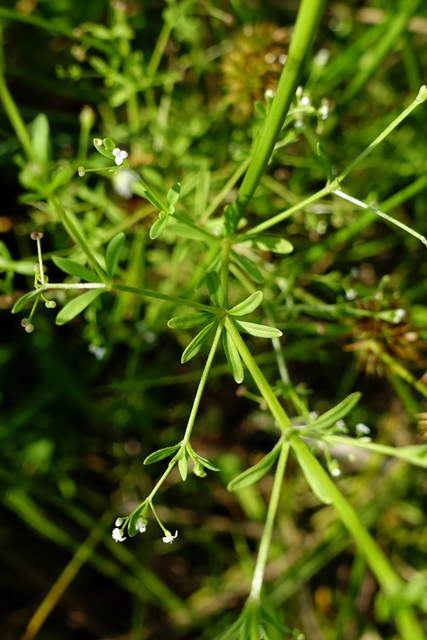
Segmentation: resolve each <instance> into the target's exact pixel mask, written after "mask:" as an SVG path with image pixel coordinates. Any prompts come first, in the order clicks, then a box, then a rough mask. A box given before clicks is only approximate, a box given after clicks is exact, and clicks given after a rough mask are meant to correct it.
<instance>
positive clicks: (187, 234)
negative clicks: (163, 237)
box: [169, 222, 206, 242]
mask: <svg viewBox="0 0 427 640" xmlns="http://www.w3.org/2000/svg"><path fill="white" fill-rule="evenodd" d="M169 229H170V231H172V232H173V233H176V235H177V236H181V237H182V238H188V239H189V240H202V241H203V242H206V233H203V231H202V230H199V229H198V228H197V227H195V226H194V225H193V226H191V227H190V226H189V225H187V224H182V223H181V222H176V223H175V224H171V225H170V227H169Z"/></svg>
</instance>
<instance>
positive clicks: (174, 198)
mask: <svg viewBox="0 0 427 640" xmlns="http://www.w3.org/2000/svg"><path fill="white" fill-rule="evenodd" d="M180 193H181V185H180V183H179V182H177V183H176V184H174V185H173V187H171V188H170V189H169V191H168V195H167V197H166V200H167V203H168V205H169V206H170V207H174V206H175V205H176V203H177V202H178V200H179V196H180Z"/></svg>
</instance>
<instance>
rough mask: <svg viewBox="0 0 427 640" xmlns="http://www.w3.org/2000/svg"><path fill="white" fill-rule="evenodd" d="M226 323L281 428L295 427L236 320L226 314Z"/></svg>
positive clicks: (284, 429) (283, 430)
mask: <svg viewBox="0 0 427 640" xmlns="http://www.w3.org/2000/svg"><path fill="white" fill-rule="evenodd" d="M224 324H225V327H226V329H227V331H228V332H229V334H230V336H231V338H232V340H233V342H234V344H235V345H236V347H237V349H238V351H239V354H240V357H241V358H242V360H243V362H244V363H245V365H246V367H247V369H248V371H249V373H250V374H251V376H252V378H253V379H254V382H255V384H256V385H257V387H258V389H259V390H260V393H261V395H262V397H263V398H264V400H265V402H266V404H267V406H268V408H269V409H270V411H271V413H272V414H273V417H274V419H275V420H276V422H277V424H278V425H279V428H280V430H281V431H282V432H285V431H287V430H289V429H292V428H293V427H292V424H291V421H290V420H289V418H288V416H287V414H286V412H285V410H284V409H283V407H282V405H281V404H280V402H279V401H278V399H277V398H276V396H275V395H274V392H273V390H272V389H271V387H270V385H269V384H268V382H267V380H266V379H265V377H264V375H263V373H262V371H261V369H260V368H259V367H258V365H257V363H256V362H255V360H254V358H253V356H252V354H251V352H250V351H249V349H248V348H247V346H246V345H245V343H244V342H243V340H242V337H241V335H240V333H239V332H238V330H237V329H236V326H235V324H234V322H233V321H232V320H231V318H230V317H229V316H225V321H224Z"/></svg>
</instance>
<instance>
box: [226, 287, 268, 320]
mask: <svg viewBox="0 0 427 640" xmlns="http://www.w3.org/2000/svg"><path fill="white" fill-rule="evenodd" d="M262 298H263V295H262V291H255V293H253V294H252V295H250V296H249V298H246V300H243V302H240V303H239V304H236V306H234V307H233V308H232V309H229V311H228V313H229V314H230V316H245V315H247V314H248V313H252V311H255V309H257V308H258V307H259V305H260V304H261V302H262Z"/></svg>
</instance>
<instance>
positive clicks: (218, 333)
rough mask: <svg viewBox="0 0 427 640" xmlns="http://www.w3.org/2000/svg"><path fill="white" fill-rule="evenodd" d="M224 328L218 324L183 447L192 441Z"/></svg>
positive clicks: (189, 419) (192, 408)
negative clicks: (198, 413) (204, 391)
mask: <svg viewBox="0 0 427 640" xmlns="http://www.w3.org/2000/svg"><path fill="white" fill-rule="evenodd" d="M222 329H223V325H222V323H220V324H219V325H218V327H217V330H216V332H215V337H214V341H213V343H212V346H211V349H210V351H209V355H208V358H207V360H206V364H205V366H204V369H203V373H202V376H201V378H200V382H199V386H198V387H197V392H196V395H195V397H194V400H193V406H192V407H191V413H190V416H189V418H188V423H187V428H186V430H185V434H184V438H183V440H182V446H183V447H185V446H186V445H187V444H188V443H189V441H190V436H191V432H192V430H193V426H194V421H195V419H196V415H197V411H198V410H199V405H200V400H201V398H202V394H203V390H204V388H205V385H206V382H207V379H208V375H209V371H210V368H211V366H212V362H213V359H214V357H215V353H216V350H217V348H218V343H219V339H220V337H221V333H222Z"/></svg>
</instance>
